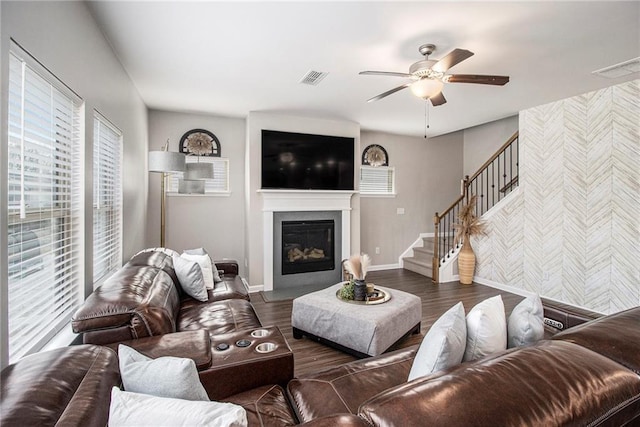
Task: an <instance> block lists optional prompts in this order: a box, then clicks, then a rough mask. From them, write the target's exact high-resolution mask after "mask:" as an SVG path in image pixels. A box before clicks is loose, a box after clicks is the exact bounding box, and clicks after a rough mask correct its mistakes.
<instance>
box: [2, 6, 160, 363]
mask: <svg viewBox="0 0 640 427" xmlns="http://www.w3.org/2000/svg"><path fill="white" fill-rule="evenodd" d="M0 10H1V19H2V21H1V22H2V23H1V26H0V30H1V49H0V50H1V57H0V59H1V60H0V63H1V64H2V68H1V70H0V76H1V77H2V103H1V105H2V107H1V108H2V112H4V111H6V110H5V108H6V105H7V95H6V94H7V88H8V63H9V39H10V38H13V39H15V40H16V41H17V42H18V43H19V44H20V45H22V47H23V48H25V49H26V50H27V51H28V52H30V53H31V54H32V55H33V56H35V58H37V59H38V60H39V61H40V62H41V63H43V64H44V65H45V66H46V67H47V68H48V69H49V70H50V71H51V72H52V73H53V74H55V75H56V76H57V77H58V78H60V79H61V80H62V81H63V82H64V83H66V84H67V85H68V86H69V87H71V89H73V90H74V91H75V92H76V93H78V94H79V95H80V96H81V97H82V99H83V100H84V103H85V109H84V112H85V159H86V171H87V174H86V180H85V212H86V217H85V230H87V232H86V233H85V235H86V240H85V242H84V243H85V248H84V249H85V259H86V261H87V263H86V264H87V267H86V268H85V283H86V285H85V290H86V292H90V291H91V282H92V279H91V277H92V273H93V272H92V271H91V264H92V263H91V261H92V240H91V232H90V230H91V224H92V215H91V214H92V167H91V156H92V149H93V140H92V138H93V110H94V109H97V110H98V111H100V112H101V113H102V114H103V115H104V116H106V117H107V118H108V119H109V120H110V121H111V122H113V123H114V124H115V125H116V126H118V128H120V130H122V132H123V135H124V153H123V157H124V171H123V183H124V188H123V192H124V194H123V202H124V209H123V214H124V217H123V222H124V224H123V225H124V228H123V234H124V236H125V237H124V246H123V258H124V259H128V258H129V257H130V256H131V255H132V254H133V253H135V252H136V251H137V250H139V249H140V248H142V247H143V246H144V244H145V228H146V227H145V223H146V218H147V200H146V199H147V172H146V167H145V165H146V161H147V142H148V139H147V109H146V107H145V105H144V104H143V102H142V100H141V99H140V96H139V95H138V92H137V90H136V88H135V87H134V86H133V84H132V83H131V81H130V80H129V77H128V75H127V73H126V72H125V71H124V69H123V68H122V66H121V65H120V62H119V61H118V59H117V58H116V56H115V55H114V54H113V52H112V50H111V48H110V46H109V44H108V43H107V42H106V40H105V39H104V37H103V36H102V33H101V32H100V30H99V29H98V27H97V26H96V24H95V22H94V20H93V18H92V17H91V15H90V14H89V11H88V10H87V7H86V5H85V3H84V2H75V1H74V2H71V1H70V2H58V1H52V2H11V1H2V2H0ZM1 138H2V145H1V147H2V148H1V149H0V161H1V162H2V164H3V165H6V155H7V118H6V117H5V114H4V113H3V114H2V130H1ZM1 176H2V178H1V179H0V187H1V188H2V197H1V199H0V215H2V216H1V217H0V219H1V224H0V231H1V233H2V234H1V236H2V237H1V239H0V248H1V249H0V251H1V252H0V254H1V255H2V259H6V244H7V236H6V230H7V219H6V210H7V195H6V188H7V184H6V176H5V175H4V174H2V175H1ZM0 271H1V278H2V286H1V289H2V292H1V293H0V304H1V307H2V308H3V309H2V319H1V320H2V322H1V323H2V333H1V338H2V340H1V345H0V347H2V349H3V350H2V353H1V362H2V365H3V366H4V364H5V363H6V360H7V359H6V355H7V351H6V348H7V346H6V343H7V335H6V334H7V330H6V325H7V321H6V320H7V317H6V316H7V313H6V310H5V307H6V297H7V270H6V263H4V262H3V263H2V268H1V270H0Z"/></svg>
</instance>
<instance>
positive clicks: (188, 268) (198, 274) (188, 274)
mask: <svg viewBox="0 0 640 427" xmlns="http://www.w3.org/2000/svg"><path fill="white" fill-rule="evenodd" d="M172 259H173V269H174V270H175V272H176V276H178V280H179V281H180V286H181V287H182V289H183V290H184V291H185V292H186V293H187V294H188V295H190V296H192V297H193V298H195V299H197V300H198V301H208V300H209V295H208V294H207V287H206V286H205V284H204V277H203V275H202V268H200V264H198V263H197V262H195V261H189V260H188V259H186V258H182V257H181V256H179V255H178V256H175V255H174V256H173V257H172Z"/></svg>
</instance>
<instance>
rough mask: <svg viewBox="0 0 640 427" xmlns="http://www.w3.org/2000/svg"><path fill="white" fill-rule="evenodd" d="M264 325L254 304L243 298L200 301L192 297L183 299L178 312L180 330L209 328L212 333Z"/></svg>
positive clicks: (224, 332) (217, 333)
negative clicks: (254, 308)
mask: <svg viewBox="0 0 640 427" xmlns="http://www.w3.org/2000/svg"><path fill="white" fill-rule="evenodd" d="M260 326H262V325H261V324H260V320H258V316H257V315H256V312H255V311H254V310H253V306H252V305H251V303H250V302H249V301H246V300H243V299H230V300H225V301H217V302H213V303H211V302H200V301H196V300H194V299H192V298H190V299H186V300H183V301H182V305H181V306H180V312H179V314H178V330H179V331H192V330H195V329H207V330H208V331H209V333H210V334H211V335H219V334H226V333H229V332H235V331H239V330H241V329H251V328H259V327H260Z"/></svg>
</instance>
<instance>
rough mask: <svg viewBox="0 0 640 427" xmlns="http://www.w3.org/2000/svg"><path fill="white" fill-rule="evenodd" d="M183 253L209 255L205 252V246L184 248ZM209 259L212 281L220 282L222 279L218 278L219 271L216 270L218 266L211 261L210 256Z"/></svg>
mask: <svg viewBox="0 0 640 427" xmlns="http://www.w3.org/2000/svg"><path fill="white" fill-rule="evenodd" d="M183 253H185V254H189V255H209V252H207V250H206V249H205V248H196V249H185V250H184V251H183ZM209 261H211V266H212V270H213V282H214V283H218V282H222V279H221V278H220V273H219V272H218V267H216V263H215V262H213V260H212V259H211V256H209Z"/></svg>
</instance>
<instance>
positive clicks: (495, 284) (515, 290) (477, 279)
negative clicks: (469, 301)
mask: <svg viewBox="0 0 640 427" xmlns="http://www.w3.org/2000/svg"><path fill="white" fill-rule="evenodd" d="M473 281H474V282H476V283H480V284H481V285H485V286H489V287H491V288H495V289H499V290H501V291H506V292H510V293H512V294H516V295H521V296H523V297H530V296H536V295H538V294H536V293H535V292H530V291H527V290H525V289H522V288H517V287H515V286H511V285H505V284H504V283H500V282H494V281H493V280H489V279H484V278H482V277H474V278H473Z"/></svg>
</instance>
